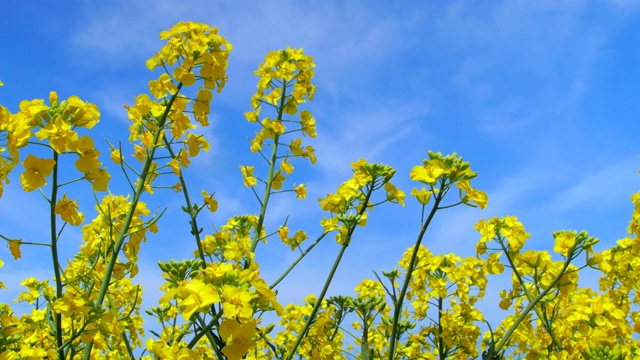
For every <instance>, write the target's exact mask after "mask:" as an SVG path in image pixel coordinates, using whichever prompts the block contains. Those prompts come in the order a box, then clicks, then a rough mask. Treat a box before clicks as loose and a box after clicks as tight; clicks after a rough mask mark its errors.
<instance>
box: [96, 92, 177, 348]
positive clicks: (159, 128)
mask: <svg viewBox="0 0 640 360" xmlns="http://www.w3.org/2000/svg"><path fill="white" fill-rule="evenodd" d="M181 88H182V83H179V84H178V86H177V91H176V93H175V94H173V96H171V99H170V100H169V102H168V103H167V105H166V107H165V110H164V113H163V114H162V117H161V118H160V121H158V124H157V125H156V130H155V133H154V134H153V143H152V144H153V145H152V146H151V149H150V150H149V151H148V154H147V158H146V160H145V162H144V165H143V166H142V173H141V174H140V177H139V182H138V186H137V187H136V190H135V191H134V193H133V199H132V200H131V204H130V205H129V211H128V212H127V216H126V218H125V220H124V223H123V224H122V229H121V230H120V232H119V233H118V238H117V240H116V243H115V246H114V248H113V252H112V253H111V257H110V259H109V262H108V263H107V268H106V270H105V274H104V277H103V278H102V282H101V285H100V292H99V293H98V298H97V299H96V302H95V307H96V308H100V307H102V302H103V301H104V298H105V296H106V295H107V290H109V284H110V283H111V276H112V275H113V267H114V265H115V263H116V259H117V258H118V254H119V253H120V250H121V249H122V245H123V244H124V240H125V238H126V237H127V233H128V232H129V227H130V226H131V222H132V221H133V215H134V213H135V210H136V207H137V205H138V201H139V200H140V197H141V196H142V193H143V192H144V188H145V184H146V183H147V178H148V177H149V170H150V169H151V164H152V163H153V159H154V154H155V152H156V144H157V143H158V139H159V138H160V134H162V133H163V130H164V125H165V123H166V122H167V117H168V116H169V112H170V111H171V106H172V105H173V102H174V101H175V100H176V98H177V97H178V94H179V93H180V89H181ZM92 347H93V342H90V343H89V344H87V347H86V348H85V351H84V360H89V357H90V355H91V348H92Z"/></svg>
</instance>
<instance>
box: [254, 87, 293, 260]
mask: <svg viewBox="0 0 640 360" xmlns="http://www.w3.org/2000/svg"><path fill="white" fill-rule="evenodd" d="M286 97H287V83H286V82H284V83H283V84H282V94H281V95H280V105H279V106H278V107H277V111H278V118H277V119H276V121H282V112H283V109H284V106H285V102H284V101H285V99H286ZM279 138H280V135H278V134H277V133H276V134H274V136H273V149H272V151H271V160H270V161H269V174H268V175H267V184H266V186H265V189H264V196H263V200H262V206H261V207H260V215H259V217H258V224H257V225H256V230H255V233H254V236H253V241H252V242H251V247H250V248H249V251H250V252H252V253H253V252H255V250H256V247H257V246H258V240H259V239H260V233H261V232H262V225H263V223H264V218H265V214H266V212H267V205H268V203H269V197H270V196H271V185H272V184H273V178H274V176H275V167H276V160H277V158H278V139H279ZM247 265H248V262H247Z"/></svg>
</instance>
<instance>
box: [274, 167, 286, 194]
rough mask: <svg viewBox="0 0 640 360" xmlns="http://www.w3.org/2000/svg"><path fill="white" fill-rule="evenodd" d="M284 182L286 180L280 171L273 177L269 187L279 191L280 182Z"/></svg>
mask: <svg viewBox="0 0 640 360" xmlns="http://www.w3.org/2000/svg"><path fill="white" fill-rule="evenodd" d="M285 180H287V178H286V177H284V176H283V175H282V172H281V171H278V173H277V174H276V176H274V177H273V180H271V187H272V188H274V189H275V190H280V189H281V188H282V182H284V181H285Z"/></svg>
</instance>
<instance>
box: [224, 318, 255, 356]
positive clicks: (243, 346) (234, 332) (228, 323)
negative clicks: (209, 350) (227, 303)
mask: <svg viewBox="0 0 640 360" xmlns="http://www.w3.org/2000/svg"><path fill="white" fill-rule="evenodd" d="M219 332H220V337H221V338H222V340H223V341H224V342H225V343H226V344H227V346H225V347H224V348H222V353H223V354H225V355H226V357H227V359H229V360H240V359H242V357H243V356H244V355H245V354H246V353H247V352H248V351H249V349H251V348H252V347H254V346H256V342H255V341H254V340H253V337H254V336H255V334H256V320H255V319H250V320H249V321H247V322H245V323H243V324H238V322H237V321H235V320H231V319H225V320H224V321H223V322H222V324H220V329H219Z"/></svg>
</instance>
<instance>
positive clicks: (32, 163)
mask: <svg viewBox="0 0 640 360" xmlns="http://www.w3.org/2000/svg"><path fill="white" fill-rule="evenodd" d="M55 164H56V162H55V161H54V160H52V159H40V158H37V157H35V156H33V155H31V154H29V156H27V158H26V159H25V160H24V161H23V162H22V166H24V168H25V171H24V172H23V173H22V175H20V182H21V183H22V188H23V189H24V191H26V192H31V191H33V190H35V189H37V188H39V187H41V186H44V185H46V184H47V180H46V178H47V177H48V176H49V175H51V171H53V167H54V166H55Z"/></svg>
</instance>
